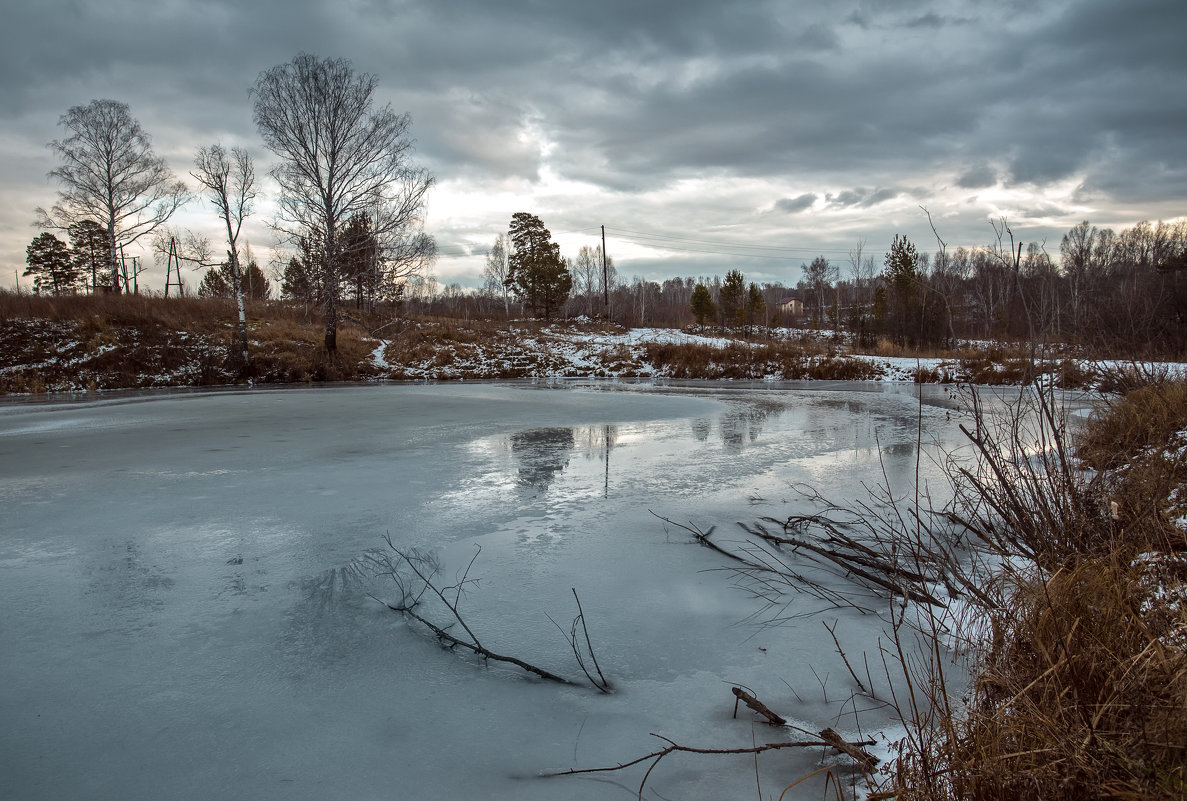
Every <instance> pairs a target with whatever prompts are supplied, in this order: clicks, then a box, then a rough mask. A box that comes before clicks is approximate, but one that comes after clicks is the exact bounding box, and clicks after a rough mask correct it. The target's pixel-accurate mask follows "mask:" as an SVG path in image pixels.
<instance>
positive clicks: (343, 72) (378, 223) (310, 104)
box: [252, 53, 433, 353]
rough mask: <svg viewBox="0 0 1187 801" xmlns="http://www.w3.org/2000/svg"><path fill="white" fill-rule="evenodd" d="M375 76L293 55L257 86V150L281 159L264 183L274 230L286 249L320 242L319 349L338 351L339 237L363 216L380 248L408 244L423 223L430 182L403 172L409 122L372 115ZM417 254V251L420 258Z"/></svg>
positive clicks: (386, 110) (386, 112)
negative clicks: (286, 240) (272, 190)
mask: <svg viewBox="0 0 1187 801" xmlns="http://www.w3.org/2000/svg"><path fill="white" fill-rule="evenodd" d="M376 85H377V81H376V78H375V76H374V75H370V74H367V73H356V72H355V70H354V67H353V66H352V65H351V63H350V61H348V60H346V59H320V58H317V57H316V56H313V55H310V54H308V53H301V54H300V55H298V56H297V57H296V58H294V59H293V60H292V61H291V62H289V63H287V64H281V65H279V66H276V67H273V68H272V69H269V70H266V71H265V72H262V73H260V75H259V77H258V78H257V79H256V83H255V86H254V88H253V89H252V96H253V97H254V115H253V116H254V119H255V123H256V126H257V128H258V129H259V132H260V136H261V137H262V138H263V140H264V144H265V145H266V146H267V147H268V149H269V150H271V151H272V152H273V153H275V154H276V155H277V156H279V157H280V161H279V162H278V163H277V165H276V166H275V167H274V168H273V169H272V171H271V174H272V177H273V178H274V179H275V180H276V182H277V183H278V184H279V187H280V192H279V199H278V201H277V203H278V209H279V210H278V215H277V220H276V227H277V229H278V230H280V231H281V232H283V233H286V234H287V235H288V236H289V237H290V238H291V239H292V240H293V241H297V240H298V239H299V238H300V237H302V236H311V235H312V236H316V237H317V238H319V239H320V240H321V251H322V254H323V259H322V269H323V280H322V283H323V286H324V287H325V289H326V291H325V292H324V293H323V302H324V309H325V346H326V350H327V351H329V352H330V353H334V352H336V351H337V333H338V309H337V303H338V289H339V269H340V266H341V260H342V252H341V242H340V229H341V227H342V226H343V225H344V224H345V223H346V221H348V220H349V219H350V218H351V217H353V216H355V215H356V214H366V213H370V214H371V215H372V219H373V221H374V228H373V232H374V234H375V235H376V236H377V237H378V238H379V239H380V241H381V242H382V241H384V240H385V239H395V240H397V241H403V242H405V243H407V242H413V241H415V242H419V243H420V244H422V245H423V244H424V243H423V237H421V238H419V239H418V238H417V237H415V236H411V237H410V236H409V232H410V231H412V230H415V229H417V228H418V227H419V226H420V225H421V223H422V218H423V214H424V208H425V203H426V201H427V195H428V190H429V188H430V187H431V186H432V185H433V177H432V176H431V175H430V174H429V173H428V172H427V171H425V170H424V169H421V168H418V167H416V166H414V165H413V164H412V161H411V154H412V144H413V141H412V138H411V136H410V135H409V128H410V127H411V125H412V120H411V118H410V117H409V116H408V115H407V114H396V113H395V112H394V111H392V109H391V106H390V105H385V106H383V107H380V108H376V107H375V99H374V95H375V88H376ZM422 250H423V248H422Z"/></svg>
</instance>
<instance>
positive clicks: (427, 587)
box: [368, 537, 604, 684]
mask: <svg viewBox="0 0 1187 801" xmlns="http://www.w3.org/2000/svg"><path fill="white" fill-rule="evenodd" d="M386 539H387V545H388V547H389V548H390V549H391V550H392V551H393V552H394V553H395V554H396V556H397V557H398V558H397V559H396V560H394V561H393V560H392V559H391V557H390V556H389V555H388V554H376V555H374V557H373V561H374V562H375V563H376V564H377V565H378V566H379V567H380V570H378V571H377V572H378V574H379V575H384V576H388V577H390V578H391V579H392V581H393V582H394V583H395V585H396V587H397V588H398V589H399V591H400V600H399V601H398V602H396V603H391V602H390V601H383V600H381V599H379V598H376V597H375V596H374V595H371V598H372V599H374V600H375V601H378V602H379V603H381V604H383V605H384V606H386V607H387V608H388V609H391V610H392V611H393V612H400V613H401V614H405V615H407V616H408V617H410V618H412V619H413V620H415V621H416V622H418V623H420V624H421V625H422V626H424V627H425V628H427V629H429V630H430V631H432V632H433V633H434V634H436V635H437V639H438V640H440V641H441V642H443V643H447V644H448V645H449V646H450V647H451V648H452V647H454V646H460V647H462V648H465V649H467V650H469V651H473V652H474V653H475V654H477V655H478V656H481V657H482V658H483V659H488V660H493V661H495V662H506V663H507V664H510V665H515V666H516V667H518V668H521V669H522V670H525V671H527V672H528V673H534V674H536V675H537V676H539V677H540V678H542V679H548V680H549V681H555V682H559V683H561V684H571V683H572V682H570V681H569V680H568V679H566V678H564V677H563V676H558V675H556V674H555V673H552V672H551V671H548V670H545V669H544V668H542V667H537V666H536V665H533V664H531V663H529V662H525V661H523V660H522V659H517V658H516V657H513V656H506V655H504V654H499V653H495V652H494V651H492V650H490V649H489V648H487V647H486V646H484V645H483V644H482V643H481V642H480V641H479V639H478V637H477V635H475V634H474V632H473V630H471V628H470V627H469V626H468V625H467V624H466V621H465V619H464V618H463V617H462V614H461V612H460V611H458V605H459V603H460V601H461V596H462V592H463V591H464V590H465V587H466V585H467V584H469V583H471V579H470V578H469V575H470V568H471V567H472V566H473V565H474V559H477V558H478V554H477V553H475V554H474V558H473V559H471V560H470V564H468V565H467V566H466V570H465V572H464V573H463V574H462V577H461V578H460V579H459V580H458V582H457V583H456V584H454V585H451V586H447V587H438V586H437V585H436V584H434V583H433V580H432V574H433V573H435V572H436V570H437V568H436V565H435V564H433V561H432V559H431V558H430V557H428V556H427V555H425V554H422V553H419V552H416V551H402V550H400V549H399V548H397V547H396V546H395V544H394V543H393V542H392V541H391V538H390V537H387V538H386ZM403 568H407V569H408V570H410V571H412V573H413V574H414V575H415V576H416V579H415V581H413V580H411V579H410V577H409V576H408V575H407V574H406V573H405V572H403ZM447 593H449V594H450V595H452V598H453V600H450V596H449V595H447ZM368 594H370V593H368ZM426 594H432V595H435V596H436V597H437V598H438V599H439V600H440V601H441V603H443V604H444V605H445V608H446V609H448V610H449V613H450V616H451V617H452V618H453V619H454V621H455V622H456V623H457V625H459V626H461V628H462V629H463V631H465V634H466V636H465V637H459V636H456V635H454V634H450V633H449V631H448V630H447V629H448V628H452V627H453V623H451V624H449V626H439V625H437V624H436V623H434V622H433V621H431V620H429V619H428V618H426V617H424V616H423V615H421V614H420V613H419V612H417V607H418V606H419V605H420V603H421V600H422V599H423V598H424V596H425V595H426ZM574 595H576V592H574ZM574 627H576V622H574ZM591 654H592V652H591ZM598 674H599V675H601V671H600V670H599V671H598ZM587 675H588V674H587ZM603 681H604V679H603Z"/></svg>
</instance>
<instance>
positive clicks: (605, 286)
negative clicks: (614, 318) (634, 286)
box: [602, 225, 610, 320]
mask: <svg viewBox="0 0 1187 801" xmlns="http://www.w3.org/2000/svg"><path fill="white" fill-rule="evenodd" d="M602 291H603V292H604V293H605V296H606V297H605V300H606V319H607V320H609V319H610V271H609V270H608V269H607V268H606V226H604V225H603V226H602Z"/></svg>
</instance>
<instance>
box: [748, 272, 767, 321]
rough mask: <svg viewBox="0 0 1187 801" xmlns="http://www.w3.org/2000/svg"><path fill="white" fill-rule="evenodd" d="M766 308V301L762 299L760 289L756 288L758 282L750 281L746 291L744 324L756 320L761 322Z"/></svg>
mask: <svg viewBox="0 0 1187 801" xmlns="http://www.w3.org/2000/svg"><path fill="white" fill-rule="evenodd" d="M766 309H767V302H766V300H764V299H763V296H762V290H761V289H759V288H758V284H755V283H751V284H750V290H749V291H748V292H747V293H746V324H747V325H748V326H749V325H754V324H755V323H756V322H757V323H761V322H762V321H763V317H764V315H765V314H766Z"/></svg>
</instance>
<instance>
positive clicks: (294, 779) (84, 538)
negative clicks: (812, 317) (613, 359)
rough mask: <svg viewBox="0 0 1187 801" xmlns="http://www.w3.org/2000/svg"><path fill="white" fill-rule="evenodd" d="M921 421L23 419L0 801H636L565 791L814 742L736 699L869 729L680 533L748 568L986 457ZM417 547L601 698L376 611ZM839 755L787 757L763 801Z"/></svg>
mask: <svg viewBox="0 0 1187 801" xmlns="http://www.w3.org/2000/svg"><path fill="white" fill-rule="evenodd" d="M918 391H919V389H918V388H917V387H914V386H910V385H890V384H881V385H845V384H833V385H829V384H816V385H812V386H811V387H792V386H775V385H764V386H757V387H731V386H728V385H727V386H724V387H723V386H692V387H684V388H676V387H652V386H649V385H629V384H605V385H599V384H591V383H585V384H566V385H562V386H548V385H527V384H455V385H448V386H419V385H418V386H368V387H340V388H317V389H284V390H251V391H239V392H212V393H194V394H172V395H161V396H150V397H122V398H121V397H111V398H106V399H104V400H100V401H90V402H81V403H56V404H29V403H25V404H20V403H18V404H9V405H4V406H0V509H2V512H3V518H2V520H3V522H2V523H0V526H2V529H0V608H2V609H3V610H4V614H3V616H2V617H0V785H2V786H3V790H0V795H3V796H4V797H5V798H13V799H66V798H69V799H75V800H81V799H123V800H125V801H135V800H139V799H145V800H147V799H203V800H205V799H214V798H241V799H253V800H267V799H283V800H284V801H295V800H296V799H350V800H352V801H355V800H357V801H362V800H363V799H386V800H388V801H390V799H400V798H414V799H433V798H438V799H451V798H457V799H461V798H475V799H476V798H493V799H553V798H574V799H603V798H611V799H612V798H623V799H626V798H633V797H634V794H635V792H636V789H637V787H638V782H639V779H640V778H641V772H640V771H639V770H634V771H632V772H629V773H624V774H604V775H602V776H601V777H600V778H596V779H595V778H588V777H587V778H582V777H563V778H549V779H545V778H539V777H538V774H539V773H541V772H542V771H548V770H558V769H565V768H569V767H575V766H577V767H593V766H599V765H610V764H615V763H618V762H622V761H626V760H628V759H632V758H634V757H636V756H640V755H642V754H644V753H646V752H648V751H650V750H653V749H654V748H655V747H656V745H657V743H658V742H659V741H657V740H656V739H655V738H653V737H651V736H649V735H650V733H651V732H656V733H659V734H663V735H664V736H667V737H671V738H673V739H675V740H677V741H679V742H682V743H684V744H687V745H694V746H711V747H722V746H737V745H750V744H751V742H752V739H758V740H759V741H765V740H768V739H779V738H780V737H788V738H792V735H791V734H781V733H779V732H777V731H773V730H771V729H770V727H767V726H762V725H759V724H757V723H756V722H755V721H754V720H753V719H752V716H750V715H748V714H747V715H739V717H738V718H737V719H733V718H732V717H731V713H732V708H733V700H734V699H733V696H732V695H731V693H730V683H739V684H742V685H746V686H749V687H751V688H753V689H754V690H755V691H756V692H758V694H759V695H760V697H762V698H763V700H765V701H766V702H767V703H768V704H770V705H771V706H774V707H777V708H778V709H779V711H781V712H783V713H784V714H787V715H788V716H789V717H794V718H796V719H798V720H800V721H804V724H803V725H810V726H814V727H815V728H816V729H819V728H822V727H823V726H826V725H833V726H836V727H837V728H838V729H841V730H852V718H851V716H850V718H849V719H848V720H846V719H845V718H844V717H842V718H840V719H838V717H837V716H838V712H839V710H838V704H837V700H838V697H840V698H843V697H844V696H845V695H846V694H847V693H848V689H847V684H846V682H845V681H844V680H843V667H842V666H841V665H840V664H839V662H838V660H837V657H836V654H835V652H834V650H833V644H832V641H831V640H830V639H829V638H828V634H827V632H825V631H824V630H823V627H822V626H821V619H822V618H821V617H812V618H805V619H803V620H802V621H797V622H795V623H793V624H788V625H785V626H780V627H769V626H768V627H762V626H758V625H754V624H753V623H748V622H746V621H747V619H748V618H750V617H751V616H752V615H753V614H754V613H755V612H756V609H758V608H759V603H758V602H757V601H756V599H755V598H753V597H752V596H751V595H750V594H748V593H747V592H745V591H742V590H740V589H738V588H737V587H735V586H733V584H734V582H733V581H732V579H731V575H730V574H729V573H728V572H727V571H725V570H722V569H720V568H724V567H728V565H727V564H726V562H725V560H724V559H723V558H722V557H721V556H720V555H718V554H715V553H714V552H712V551H710V550H709V549H706V548H702V547H699V546H696V545H695V544H690V538H689V536H688V535H687V533H686V532H684V531H682V530H680V529H677V528H673V527H671V526H665V524H664V523H662V522H661V521H660V520H659V519H657V518H656V517H654V516H653V515H652V514H651V512H652V511H654V512H655V513H656V514H658V515H662V516H665V517H670V518H673V519H675V520H678V521H682V522H683V521H692V522H694V523H695V524H696V525H699V526H702V527H708V526H710V525H714V524H716V525H717V526H718V527H719V531H720V532H721V533H720V536H721V537H723V538H725V539H727V540H728V539H729V537H731V536H732V534H731V532H733V531H736V530H737V529H736V526H735V523H736V522H737V521H752V520H755V519H757V518H759V517H761V516H763V515H771V516H774V517H785V516H786V515H787V514H789V513H790V512H791V511H793V510H794V509H796V508H797V504H798V503H799V501H798V500H797V496H796V495H795V493H794V492H793V491H792V489H791V487H792V485H793V484H794V483H795V482H806V483H809V484H811V485H812V486H814V487H816V488H818V489H820V490H821V491H823V492H826V493H828V494H831V495H834V496H836V497H839V498H846V497H856V496H857V495H859V494H860V492H861V489H860V484H861V482H863V481H875V480H878V479H879V478H880V476H881V471H882V470H883V468H884V469H885V470H886V472H887V474H888V475H889V476H890V478H891V481H892V482H905V481H907V480H908V479H909V478H910V477H911V476H913V474H914V471H915V468H916V459H915V457H916V447H915V443H916V439H917V429H918V427H919V424H920V422H921V421H922V428H923V431H924V434H923V437H924V439H925V440H927V441H932V440H936V441H939V442H940V443H947V444H949V445H952V444H955V443H957V442H958V439H959V432H958V431H957V429H956V414H955V413H952V412H951V404H950V403H949V402H948V399H947V395H946V392H945V390H944V388H942V387H924V388H923V392H924V397H923V403H922V404H920V403H919V400H918V397H917V395H916V393H917V392H918ZM921 469H922V470H923V472H924V474H925V475H928V474H934V473H935V468H934V467H933V466H932V465H931V464H930V462H928V461H927V459H926V458H925V459H924V460H923V461H922V463H921ZM385 534H387V535H390V536H391V538H392V540H393V542H395V543H396V544H397V545H399V546H400V547H417V548H422V549H426V550H429V551H432V552H434V553H435V554H436V555H437V557H438V558H439V560H440V562H441V565H442V568H443V574H442V575H443V577H444V578H445V579H446V580H452V579H453V578H454V577H455V576H456V575H458V573H459V571H461V570H462V569H464V568H465V566H466V565H467V563H469V561H470V560H471V558H472V557H473V556H474V554H475V552H476V549H478V548H480V549H481V552H480V554H479V555H478V558H477V560H476V561H475V563H474V566H473V568H472V570H471V574H470V576H471V578H476V579H478V580H479V581H478V583H477V584H476V585H475V586H472V587H471V588H470V590H469V593H468V595H467V596H465V597H463V599H462V611H463V612H464V613H465V614H466V617H467V623H468V624H469V625H470V626H471V628H473V629H474V630H475V631H476V632H477V633H478V634H479V636H480V637H481V638H482V639H483V642H484V644H486V645H488V646H489V647H491V648H492V649H493V650H495V651H499V652H501V653H505V654H511V655H515V656H518V657H520V658H523V659H526V660H528V661H531V662H534V663H537V664H539V665H541V666H543V667H546V668H548V669H550V670H553V671H554V672H558V673H561V674H563V675H565V676H568V677H571V678H573V679H574V680H576V679H581V680H582V683H579V684H577V685H574V686H564V685H557V684H551V683H547V682H543V681H541V680H538V679H536V678H534V677H528V676H526V675H525V674H523V673H521V672H519V671H517V670H516V669H514V668H512V667H509V666H501V665H495V664H492V665H489V666H484V665H482V664H480V663H479V662H478V661H476V660H475V659H473V658H470V657H468V656H466V655H465V654H463V653H462V652H460V651H447V650H444V649H442V648H440V647H439V646H438V645H437V643H436V640H435V639H434V638H433V636H432V635H431V634H428V633H427V632H426V631H425V630H424V629H423V628H420V627H419V626H417V625H416V624H414V623H412V622H409V621H406V620H405V619H404V618H402V617H401V616H400V615H397V614H395V613H393V612H391V611H389V610H387V609H386V608H385V607H384V606H382V605H380V604H379V603H377V602H375V601H373V600H372V599H370V598H368V597H367V596H366V595H365V594H362V593H360V592H354V591H351V590H350V588H349V587H345V588H344V587H343V585H342V584H341V582H340V581H339V578H340V577H341V575H342V572H343V571H342V569H343V568H346V567H348V566H350V565H351V564H352V563H353V562H354V561H355V560H356V559H357V558H358V557H359V556H360V555H362V554H364V553H366V552H367V551H369V550H371V549H375V548H377V547H382V546H384V542H383V537H384V535H385ZM377 586H381V585H377ZM571 588H576V589H577V591H578V592H579V593H580V597H581V602H582V604H583V606H584V609H585V613H586V617H587V620H588V624H589V629H590V634H591V636H592V638H593V642H594V647H595V650H596V653H597V656H598V659H599V661H600V663H601V666H602V669H603V671H604V672H605V673H606V675H607V677H608V678H609V679H610V681H611V682H612V683H613V685H614V687H615V690H616V691H615V692H614V693H613V694H612V695H601V694H599V693H597V692H596V691H595V690H593V689H591V688H590V687H588V686H586V685H585V684H584V677H583V676H582V674H581V672H580V670H579V669H578V667H577V666H576V664H575V663H574V662H573V657H572V654H571V652H570V651H569V650H568V646H567V644H566V643H565V641H564V639H563V637H562V635H561V633H560V632H559V631H558V630H557V627H556V626H555V625H554V624H553V623H552V622H551V621H550V620H549V617H550V616H551V618H553V619H554V620H556V621H557V622H558V623H560V624H561V625H562V626H564V627H565V628H566V629H567V628H568V625H569V623H570V622H571V621H572V619H573V617H574V616H575V614H576V608H575V604H574V601H573V596H572V593H571ZM811 600H812V599H807V598H805V599H804V601H803V603H804V604H805V607H804V610H803V611H809V608H810V607H811V606H812V604H811ZM819 605H820V604H819V602H818V601H817V602H816V606H819ZM836 618H841V624H840V627H839V628H838V630H837V631H838V636H840V637H841V640H842V642H843V643H844V644H845V645H846V648H847V649H852V651H853V652H855V653H860V652H861V651H862V650H863V649H873V648H875V646H874V644H873V637H874V636H875V634H876V632H877V630H878V625H879V624H878V623H877V621H867V620H866V619H865V618H858V617H854V616H846V615H844V614H837V613H828V614H827V615H825V616H824V618H823V619H826V620H828V621H830V622H831V621H832V620H833V619H836ZM812 667H815V669H816V671H817V673H818V674H819V676H820V678H821V679H826V674H827V675H828V676H831V678H827V679H826V681H825V684H826V688H825V689H823V690H822V687H821V685H820V683H818V680H817V678H815V677H814V674H813V673H812ZM826 692H828V693H831V694H832V695H831V696H830V701H829V703H825V700H824V697H823V696H824V694H825V693H826ZM877 723H878V719H877V716H876V713H875V714H873V715H872V716H871V717H870V719H869V720H868V721H865V720H863V724H869V725H874V726H875V728H876V725H877ZM820 758H821V754H820V753H819V752H817V751H811V752H806V751H800V752H790V751H781V752H775V753H773V754H767V755H764V756H763V757H761V759H760V765H761V768H762V770H761V777H762V790H763V794H764V797H765V796H766V795H773V796H775V797H777V796H778V795H779V792H780V791H781V789H782V788H783V787H784V786H786V785H787V784H789V783H790V782H792V781H794V780H795V779H797V778H799V777H800V776H803V775H805V774H806V773H808V772H810V771H811V770H812V769H813V768H814V767H815V766H817V765H818V764H819V761H820ZM647 786H648V791H649V797H655V798H659V797H662V798H668V799H709V798H724V797H742V796H745V795H748V794H752V793H754V792H755V768H754V763H753V761H752V760H751V759H750V758H745V757H729V758H723V757H702V758H694V757H690V756H680V755H674V756H672V757H669V758H668V759H666V760H664V762H663V763H662V764H661V765H660V767H659V768H658V769H657V770H656V771H655V772H654V773H653V774H652V777H651V779H650V780H649V782H648V785H647ZM798 789H803V790H804V794H803V795H802V796H798V797H803V798H819V797H821V795H822V792H823V791H822V789H821V786H820V785H819V784H817V785H812V784H809V783H806V784H805V785H801V788H797V790H798ZM652 792H654V795H651V793H652ZM791 795H792V794H790V793H789V794H788V797H789V798H790V797H791Z"/></svg>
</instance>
